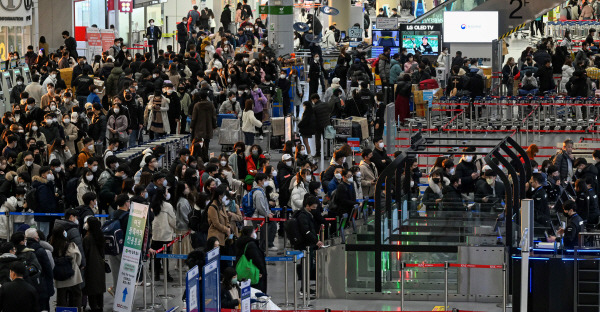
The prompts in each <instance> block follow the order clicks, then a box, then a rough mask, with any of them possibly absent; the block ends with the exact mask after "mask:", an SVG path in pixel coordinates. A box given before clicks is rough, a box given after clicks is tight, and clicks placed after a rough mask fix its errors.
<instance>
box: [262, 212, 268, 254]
mask: <svg viewBox="0 0 600 312" xmlns="http://www.w3.org/2000/svg"><path fill="white" fill-rule="evenodd" d="M263 235H264V236H263V237H264V238H265V257H268V256H269V216H266V217H265V232H264V233H263Z"/></svg>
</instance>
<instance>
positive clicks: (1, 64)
mask: <svg viewBox="0 0 600 312" xmlns="http://www.w3.org/2000/svg"><path fill="white" fill-rule="evenodd" d="M6 65H8V62H0V71H5V70H6Z"/></svg>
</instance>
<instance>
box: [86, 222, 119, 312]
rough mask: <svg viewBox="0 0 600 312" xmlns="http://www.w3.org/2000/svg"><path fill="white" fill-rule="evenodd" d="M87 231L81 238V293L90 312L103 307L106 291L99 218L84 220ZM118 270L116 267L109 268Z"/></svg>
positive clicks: (102, 240)
mask: <svg viewBox="0 0 600 312" xmlns="http://www.w3.org/2000/svg"><path fill="white" fill-rule="evenodd" d="M85 223H86V226H87V233H86V235H85V237H84V238H83V252H84V254H85V259H86V274H85V287H83V293H84V294H85V295H86V296H87V297H88V302H89V305H90V308H91V311H92V312H102V310H103V309H104V298H103V296H104V292H105V291H106V274H105V264H104V234H102V230H101V229H100V227H101V224H100V220H98V218H96V217H89V218H87V220H86V221H85ZM111 270H118V268H111Z"/></svg>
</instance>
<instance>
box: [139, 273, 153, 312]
mask: <svg viewBox="0 0 600 312" xmlns="http://www.w3.org/2000/svg"><path fill="white" fill-rule="evenodd" d="M147 265H148V263H147V261H142V283H143V284H144V285H142V286H143V287H144V288H143V290H142V301H143V302H144V305H143V306H141V307H138V308H137V309H138V310H140V311H151V310H153V307H151V306H150V307H149V306H148V294H147V290H146V276H147V275H148V266H147Z"/></svg>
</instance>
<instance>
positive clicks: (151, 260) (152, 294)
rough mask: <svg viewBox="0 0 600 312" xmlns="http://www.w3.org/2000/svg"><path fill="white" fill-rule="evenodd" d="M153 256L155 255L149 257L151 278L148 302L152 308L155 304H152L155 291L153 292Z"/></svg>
mask: <svg viewBox="0 0 600 312" xmlns="http://www.w3.org/2000/svg"><path fill="white" fill-rule="evenodd" d="M154 257H155V256H154V255H152V257H150V272H151V273H150V275H152V278H151V279H150V301H151V302H150V306H152V307H153V308H154V307H155V305H154V297H155V295H156V294H155V292H154V289H155V287H154V286H155V285H154V276H155V275H154V270H155V268H154Z"/></svg>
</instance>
